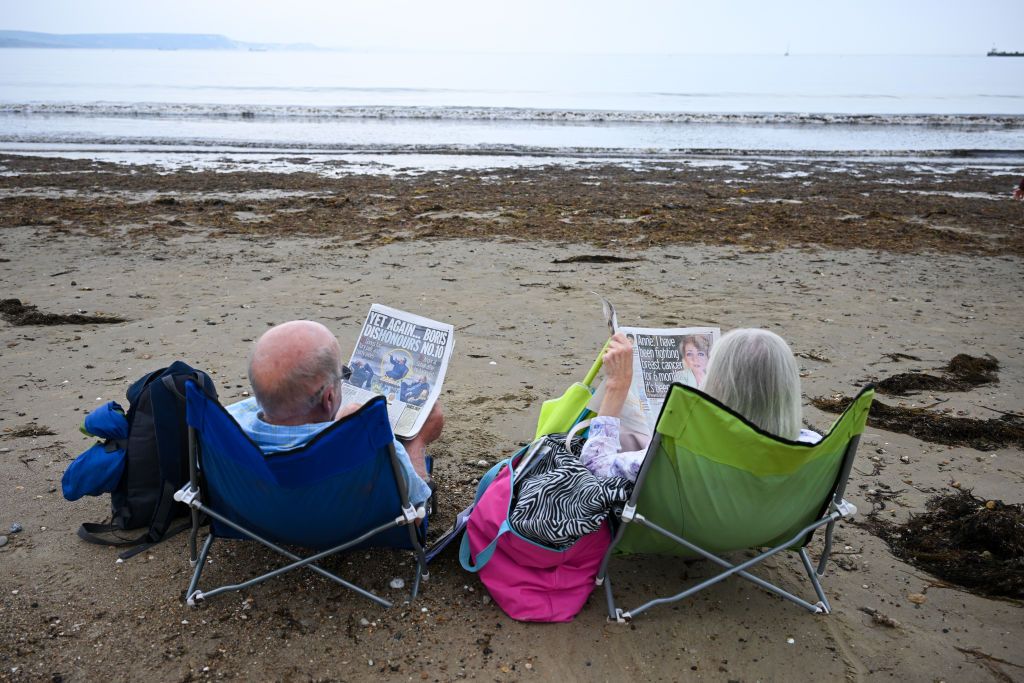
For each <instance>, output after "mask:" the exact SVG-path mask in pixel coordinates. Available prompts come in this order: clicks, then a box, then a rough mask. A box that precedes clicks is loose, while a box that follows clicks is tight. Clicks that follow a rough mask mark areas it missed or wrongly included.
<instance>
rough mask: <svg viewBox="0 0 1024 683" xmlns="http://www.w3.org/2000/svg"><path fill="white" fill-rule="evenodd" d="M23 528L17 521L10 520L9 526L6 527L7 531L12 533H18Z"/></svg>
mask: <svg viewBox="0 0 1024 683" xmlns="http://www.w3.org/2000/svg"><path fill="white" fill-rule="evenodd" d="M23 528H24V527H22V526H21V524H20V523H19V522H11V526H10V528H8V531H9V532H10V533H12V534H20V533H21V531H22V529H23Z"/></svg>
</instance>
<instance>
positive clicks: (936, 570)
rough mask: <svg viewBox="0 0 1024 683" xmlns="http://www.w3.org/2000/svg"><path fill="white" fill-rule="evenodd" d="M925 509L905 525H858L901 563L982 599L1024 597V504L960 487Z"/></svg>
mask: <svg viewBox="0 0 1024 683" xmlns="http://www.w3.org/2000/svg"><path fill="white" fill-rule="evenodd" d="M989 503H992V505H989ZM925 507H926V509H927V511H926V512H923V513H919V514H914V515H911V516H910V518H909V519H908V520H907V521H906V522H905V523H903V524H896V523H894V522H888V521H885V520H883V519H881V518H879V517H878V516H877V515H874V514H871V515H868V517H867V519H865V520H864V521H863V522H860V526H862V527H864V528H866V529H868V530H869V531H871V532H872V533H873V534H875V535H876V536H878V537H879V538H881V539H882V540H883V541H885V543H886V544H887V545H888V546H889V549H890V550H891V551H892V552H893V554H894V555H896V556H897V557H899V558H900V559H902V560H905V561H907V562H909V563H910V564H912V565H914V566H915V567H918V568H919V569H922V570H924V571H926V572H928V573H929V574H933V575H935V576H937V577H939V578H940V579H942V580H943V581H946V582H949V583H951V584H956V585H958V586H962V587H964V588H966V589H968V590H971V591H975V592H977V593H981V594H984V595H993V596H1005V597H1010V598H1016V599H1021V598H1024V505H1020V504H1015V505H1011V504H1006V503H1004V502H1002V501H1001V500H987V499H985V498H979V497H977V496H975V495H974V493H973V492H972V491H971V490H970V489H966V488H961V489H959V490H956V491H953V492H950V493H942V494H939V495H936V496H933V497H932V498H930V499H929V500H928V501H927V502H926V503H925ZM908 599H911V598H909V597H908ZM911 601H912V602H913V599H911ZM918 604H920V603H918Z"/></svg>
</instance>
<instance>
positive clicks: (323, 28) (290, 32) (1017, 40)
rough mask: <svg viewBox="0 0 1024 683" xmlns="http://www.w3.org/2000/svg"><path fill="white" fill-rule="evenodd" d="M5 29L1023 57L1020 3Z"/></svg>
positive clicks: (46, 20) (636, 5)
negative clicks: (995, 52)
mask: <svg viewBox="0 0 1024 683" xmlns="http://www.w3.org/2000/svg"><path fill="white" fill-rule="evenodd" d="M0 7H2V14H0V29H18V30H25V31H44V32H49V33H124V32H162V33H219V34H223V35H226V36H228V37H230V38H234V39H235V40H242V41H251V42H309V43H314V44H316V45H319V46H322V47H340V48H385V49H388V48H402V49H410V50H456V51H477V50H479V51H502V52H582V53H586V52H599V53H665V52H668V53H755V54H777V53H779V52H782V51H784V50H785V49H786V47H787V46H788V47H789V49H790V51H791V52H792V53H793V54H800V53H804V54H806V53H816V54H823V53H825V54H864V53H867V54H978V53H980V52H984V51H986V50H988V49H989V48H990V47H992V46H993V45H996V46H998V47H999V48H1001V49H1008V50H1010V49H1012V50H1024V1H1022V0H973V1H971V2H953V1H952V0H848V1H846V2H842V3H840V2H835V1H834V0H756V1H755V0H735V1H731V2H730V1H728V0H704V2H688V1H684V0H675V1H672V0H516V1H514V2H513V1H505V2H497V1H495V0H360V1H358V2H350V1H347V0H279V1H276V2H267V1H265V0H173V1H171V2H157V1H155V0H34V1H32V2H29V1H28V0H0Z"/></svg>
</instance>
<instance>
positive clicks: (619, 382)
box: [597, 332, 633, 417]
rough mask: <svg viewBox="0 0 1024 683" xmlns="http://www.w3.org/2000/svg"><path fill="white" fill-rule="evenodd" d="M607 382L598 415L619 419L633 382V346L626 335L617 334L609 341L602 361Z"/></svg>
mask: <svg viewBox="0 0 1024 683" xmlns="http://www.w3.org/2000/svg"><path fill="white" fill-rule="evenodd" d="M602 367H603V368H604V376H605V379H606V380H607V381H606V382H605V394H604V399H603V400H602V401H601V408H600V410H598V413H597V414H598V415H605V416H608V417H618V416H619V414H620V413H621V412H622V406H623V405H624V404H625V403H626V396H627V395H628V394H629V385H630V384H631V383H632V382H633V345H632V344H630V343H629V340H628V339H626V335H624V334H623V333H621V332H616V333H615V335H613V336H612V338H611V339H609V340H608V347H607V348H606V349H605V351H604V358H603V360H602Z"/></svg>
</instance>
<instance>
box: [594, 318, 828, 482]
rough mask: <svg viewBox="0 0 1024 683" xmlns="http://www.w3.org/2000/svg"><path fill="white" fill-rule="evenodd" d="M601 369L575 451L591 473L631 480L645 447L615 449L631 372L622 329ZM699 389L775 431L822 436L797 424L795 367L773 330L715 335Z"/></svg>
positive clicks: (801, 437) (812, 439)
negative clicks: (601, 392) (601, 387)
mask: <svg viewBox="0 0 1024 683" xmlns="http://www.w3.org/2000/svg"><path fill="white" fill-rule="evenodd" d="M604 372H605V376H606V380H607V381H606V385H605V386H606V392H605V396H604V399H603V400H602V401H601V407H600V409H599V410H598V414H597V417H595V418H594V419H593V420H592V421H591V423H590V436H589V437H587V443H586V445H585V446H584V447H583V453H582V454H581V456H580V457H581V459H582V461H583V464H584V466H586V468H587V469H589V470H590V471H591V472H593V473H594V474H595V475H596V476H599V477H626V478H628V479H633V480H635V479H636V475H637V473H638V472H639V471H640V465H641V464H642V463H643V460H644V455H645V454H646V452H647V451H646V449H644V450H639V451H626V452H622V453H620V452H619V414H620V413H621V412H622V406H623V405H624V403H625V400H626V396H627V394H628V393H629V385H630V381H631V380H632V377H633V347H632V345H631V344H630V343H629V340H627V339H626V337H625V336H624V335H623V334H621V333H619V334H616V335H615V336H613V337H612V338H611V340H610V341H609V342H608V348H607V349H606V350H605V353H604ZM704 392H705V393H706V394H708V395H709V396H711V397H712V398H715V399H717V400H718V401H719V402H721V403H723V404H724V405H726V406H728V407H729V408H731V409H733V410H734V411H736V412H737V413H739V414H740V415H742V416H743V417H745V418H746V419H747V420H748V421H749V422H751V423H753V424H754V425H755V426H756V427H758V428H759V429H761V430H763V431H765V432H769V433H770V434H772V435H774V436H779V437H782V438H784V439H788V440H790V441H803V442H806V443H817V442H818V441H820V440H821V435H820V434H818V433H817V432H813V431H811V430H809V429H801V428H800V412H801V411H800V371H799V368H798V367H797V364H796V359H795V358H794V357H793V352H792V351H791V350H790V348H789V345H788V344H787V343H786V341H785V340H784V339H783V338H782V337H780V336H779V335H777V334H775V333H774V332H769V331H768V330H757V329H738V330H733V331H732V332H729V333H728V334H726V335H724V336H723V337H722V338H721V339H719V340H718V342H717V343H716V344H715V345H714V347H713V348H712V350H711V361H710V363H709V364H708V369H707V377H706V379H705V381H704Z"/></svg>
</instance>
